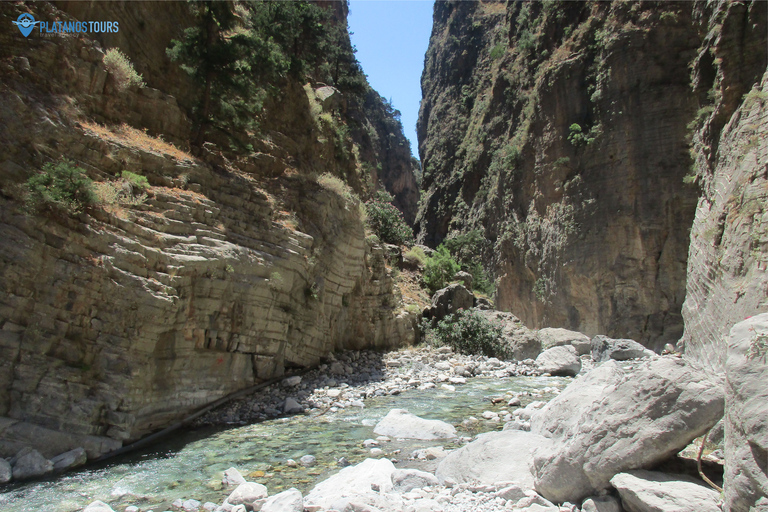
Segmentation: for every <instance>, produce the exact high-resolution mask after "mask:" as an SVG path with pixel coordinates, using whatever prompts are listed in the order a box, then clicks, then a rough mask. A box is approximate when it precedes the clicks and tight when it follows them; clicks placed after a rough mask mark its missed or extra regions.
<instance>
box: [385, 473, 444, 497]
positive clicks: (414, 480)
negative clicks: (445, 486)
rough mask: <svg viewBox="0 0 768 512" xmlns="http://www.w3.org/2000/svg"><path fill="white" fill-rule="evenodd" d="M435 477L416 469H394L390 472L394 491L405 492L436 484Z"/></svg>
mask: <svg viewBox="0 0 768 512" xmlns="http://www.w3.org/2000/svg"><path fill="white" fill-rule="evenodd" d="M438 484H439V482H438V480H437V477H436V476H435V475H433V474H432V473H427V472H426V471H419V470H418V469H396V470H395V471H394V473H392V486H393V489H394V491H395V492H399V493H401V494H402V493H405V492H408V491H411V490H413V489H420V488H422V487H427V486H435V485H438Z"/></svg>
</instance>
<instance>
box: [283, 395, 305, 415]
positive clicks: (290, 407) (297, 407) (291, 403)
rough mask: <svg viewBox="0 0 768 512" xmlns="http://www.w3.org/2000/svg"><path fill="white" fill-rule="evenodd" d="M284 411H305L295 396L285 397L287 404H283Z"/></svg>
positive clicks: (292, 412) (287, 412)
mask: <svg viewBox="0 0 768 512" xmlns="http://www.w3.org/2000/svg"><path fill="white" fill-rule="evenodd" d="M283 412H284V413H285V414H295V413H300V412H304V408H303V407H302V406H301V404H300V403H299V402H297V401H296V400H295V399H294V398H291V397H288V398H286V399H285V404H283Z"/></svg>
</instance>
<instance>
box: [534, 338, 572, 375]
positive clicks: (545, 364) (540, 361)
mask: <svg viewBox="0 0 768 512" xmlns="http://www.w3.org/2000/svg"><path fill="white" fill-rule="evenodd" d="M536 366H537V367H538V368H539V371H541V372H542V373H549V374H551V375H563V376H567V377H575V376H576V375H578V374H579V372H580V371H581V359H579V354H578V353H577V352H576V349H575V348H574V347H573V346H571V345H567V346H559V347H552V348H550V349H547V350H545V351H544V352H542V353H541V354H539V357H537V358H536Z"/></svg>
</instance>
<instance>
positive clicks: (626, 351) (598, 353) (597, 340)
mask: <svg viewBox="0 0 768 512" xmlns="http://www.w3.org/2000/svg"><path fill="white" fill-rule="evenodd" d="M591 344H592V360H593V361H595V362H596V363H599V362H602V361H608V360H611V359H613V360H615V361H626V360H628V359H639V358H642V357H650V356H653V355H655V354H654V352H653V351H651V350H648V349H647V348H645V347H644V346H643V345H641V344H640V343H638V342H636V341H635V340H628V339H613V338H609V337H608V336H603V335H600V334H599V335H597V336H595V337H594V338H592V342H591Z"/></svg>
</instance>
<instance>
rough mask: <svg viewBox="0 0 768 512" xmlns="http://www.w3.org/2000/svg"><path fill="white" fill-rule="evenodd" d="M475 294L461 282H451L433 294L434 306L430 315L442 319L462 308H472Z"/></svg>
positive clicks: (430, 310) (430, 309)
mask: <svg viewBox="0 0 768 512" xmlns="http://www.w3.org/2000/svg"><path fill="white" fill-rule="evenodd" d="M474 303H475V296H474V295H473V294H472V292H471V291H469V290H467V289H466V288H465V287H464V286H463V285H461V284H456V283H454V284H451V285H448V286H446V287H445V288H443V289H441V290H437V291H436V292H435V294H434V295H433V296H432V306H431V307H430V308H429V317H430V318H433V319H435V320H442V319H443V318H445V317H446V316H448V315H452V314H453V313H456V312H457V311H458V310H460V309H470V308H472V306H474Z"/></svg>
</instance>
